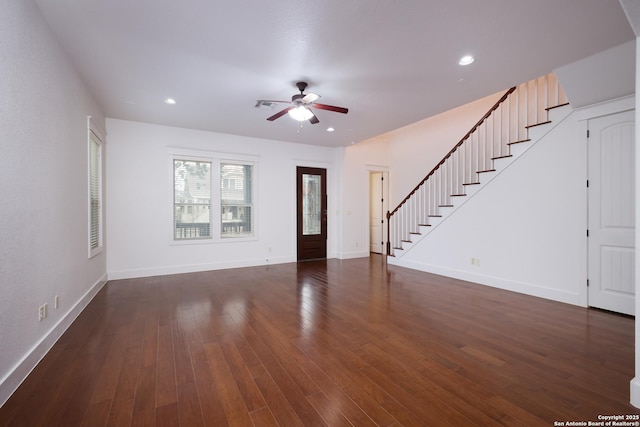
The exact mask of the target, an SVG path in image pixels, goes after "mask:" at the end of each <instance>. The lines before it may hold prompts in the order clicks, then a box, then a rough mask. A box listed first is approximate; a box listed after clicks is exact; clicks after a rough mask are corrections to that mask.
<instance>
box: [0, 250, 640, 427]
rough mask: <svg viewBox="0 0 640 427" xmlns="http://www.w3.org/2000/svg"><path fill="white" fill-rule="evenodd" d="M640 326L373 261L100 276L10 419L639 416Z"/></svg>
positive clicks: (114, 422)
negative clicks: (637, 332)
mask: <svg viewBox="0 0 640 427" xmlns="http://www.w3.org/2000/svg"><path fill="white" fill-rule="evenodd" d="M633 376H634V320H633V319H632V318H629V317H624V316H619V315H615V314H611V313H607V312H603V311H598V310H589V309H584V308H580V307H574V306H570V305H566V304H561V303H556V302H552V301H547V300H543V299H538V298H533V297H529V296H525V295H520V294H515V293H510V292H506V291H501V290H496V289H492V288H488V287H483V286H480V285H474V284H470V283H466V282H462V281H458V280H454V279H449V278H445V277H441V276H436V275H431V274H427V273H422V272H417V271H412V270H408V269H404V268H400V267H395V266H387V265H386V264H385V263H384V259H383V258H382V257H380V256H372V257H371V258H370V259H366V258H363V259H353V260H346V261H339V260H327V261H310V262H304V263H292V264H281V265H273V266H263V267H252V268H244V269H231V270H220V271H211V272H202V273H192V274H183V275H172V276H162V277H151V278H143V279H134V280H118V281H111V282H109V283H108V284H107V285H106V286H105V288H104V289H103V290H102V291H101V292H100V293H99V294H98V295H97V296H96V298H95V299H94V300H93V301H92V302H91V303H90V305H89V306H88V307H87V308H86V310H85V311H84V312H83V313H82V314H81V315H80V316H79V318H78V319H77V320H76V321H75V322H74V323H73V325H72V326H71V327H70V328H69V330H68V331H67V332H66V333H65V334H64V335H63V336H62V337H61V338H60V340H59V341H58V342H57V343H56V345H55V346H54V347H53V349H52V350H51V351H50V353H49V354H48V355H47V356H46V357H45V358H44V359H43V360H42V362H41V363H40V364H39V365H38V366H37V367H36V369H35V370H34V371H33V373H32V374H31V375H30V376H29V377H28V378H27V379H26V380H25V382H24V383H23V384H22V385H21V386H20V388H19V389H18V390H17V391H16V393H15V394H14V395H13V396H12V397H11V398H10V399H9V401H8V402H7V403H6V404H5V405H4V406H3V407H2V408H0V425H2V426H118V427H121V426H138V425H147V426H154V425H155V426H189V427H193V426H227V425H228V426H323V425H326V426H376V425H378V426H400V425H407V426H409V425H416V426H462V425H470V426H471V425H473V426H476V425H483V426H493V425H496V426H500V425H502V426H510V427H511V426H552V425H554V422H555V421H559V422H566V421H598V415H600V414H602V415H625V414H640V411H639V410H638V409H637V408H634V407H632V406H631V405H630V404H629V403H628V401H629V381H630V380H631V378H632V377H633Z"/></svg>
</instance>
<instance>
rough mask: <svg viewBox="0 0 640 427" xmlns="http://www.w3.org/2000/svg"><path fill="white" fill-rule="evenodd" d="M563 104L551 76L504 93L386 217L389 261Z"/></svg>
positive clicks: (558, 88) (558, 86)
mask: <svg viewBox="0 0 640 427" xmlns="http://www.w3.org/2000/svg"><path fill="white" fill-rule="evenodd" d="M566 103H567V99H566V97H565V95H564V92H563V91H562V88H561V87H560V85H559V84H558V81H557V79H556V77H555V75H554V74H553V73H551V74H548V75H546V76H542V77H539V78H537V79H534V80H530V81H528V82H526V83H522V84H520V85H518V86H514V87H512V88H511V89H509V90H507V91H506V92H505V93H504V95H503V96H502V97H501V98H500V99H499V100H498V102H496V103H495V104H494V105H493V107H491V109H489V111H488V112H487V113H486V114H485V115H484V116H483V117H482V118H481V119H480V120H479V121H478V123H476V124H475V126H473V127H472V128H471V130H470V131H469V132H467V134H466V135H465V136H464V137H463V138H462V139H461V140H460V141H459V142H458V143H457V144H456V145H455V146H454V147H453V148H452V149H451V151H449V153H447V155H446V156H444V158H443V159H442V160H441V161H440V162H439V163H438V164H437V165H436V166H435V167H434V168H433V169H432V170H431V172H429V173H428V174H427V176H425V178H424V179H423V180H422V181H420V183H419V184H418V185H416V187H415V188H414V189H413V190H412V191H411V192H410V193H409V194H408V195H407V197H405V198H404V200H403V201H402V202H400V204H399V205H398V206H397V207H396V208H395V209H394V210H393V211H391V212H387V236H389V237H388V241H387V255H391V256H393V255H394V252H395V250H396V249H402V242H410V241H411V235H412V234H420V232H419V229H420V227H421V226H422V227H428V226H429V225H430V224H429V218H434V217H440V216H441V215H440V211H441V208H443V207H450V206H453V202H452V200H453V199H454V198H455V197H459V196H464V195H466V192H465V187H466V186H469V185H477V184H480V174H482V173H485V172H493V171H494V169H493V161H494V160H496V159H500V158H504V157H510V156H511V154H510V148H509V147H510V146H511V145H513V144H516V143H521V142H526V141H528V129H529V128H530V127H532V126H535V125H539V124H543V123H547V122H548V111H549V110H550V109H551V108H554V107H557V106H560V105H564V104H566Z"/></svg>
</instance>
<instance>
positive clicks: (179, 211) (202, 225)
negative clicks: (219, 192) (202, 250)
mask: <svg viewBox="0 0 640 427" xmlns="http://www.w3.org/2000/svg"><path fill="white" fill-rule="evenodd" d="M173 238H174V240H185V239H189V240H190V239H210V238H211V162H210V161H197V160H184V159H174V161H173Z"/></svg>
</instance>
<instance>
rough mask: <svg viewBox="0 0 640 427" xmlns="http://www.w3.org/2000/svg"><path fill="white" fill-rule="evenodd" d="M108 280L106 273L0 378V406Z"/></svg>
mask: <svg viewBox="0 0 640 427" xmlns="http://www.w3.org/2000/svg"><path fill="white" fill-rule="evenodd" d="M106 282H107V274H106V273H105V274H104V275H103V276H102V277H101V278H100V279H99V280H98V281H97V282H96V283H95V284H94V285H93V286H91V288H90V289H89V290H88V291H87V292H86V293H85V294H84V295H83V296H82V298H80V300H78V302H77V303H76V304H75V305H74V306H73V307H71V309H69V311H67V313H65V314H64V315H63V316H62V318H61V319H60V320H59V321H58V323H56V324H55V325H54V326H53V327H52V328H51V330H49V332H48V333H47V334H46V335H45V336H44V337H43V338H42V339H41V340H40V341H39V342H38V343H37V344H36V345H35V346H33V348H32V349H31V350H29V352H27V354H25V355H24V357H23V358H22V360H20V361H19V362H18V363H17V364H16V365H15V366H14V367H13V368H12V369H11V370H10V371H9V373H8V374H7V375H6V376H5V377H4V378H2V380H0V407H1V406H2V405H4V404H5V402H6V401H7V400H8V399H9V397H11V395H12V394H13V393H14V392H15V391H16V390H17V389H18V387H19V386H20V384H22V382H23V381H24V380H25V378H27V376H28V375H29V374H30V373H31V371H32V370H33V369H34V368H35V367H36V365H38V363H39V362H40V361H41V360H42V358H43V357H44V356H45V355H46V354H47V353H48V352H49V350H51V347H53V345H54V344H55V343H56V342H57V341H58V339H59V338H60V337H61V336H62V334H63V333H64V332H65V331H66V330H67V328H69V326H71V324H72V323H73V321H74V320H76V318H77V317H78V315H80V313H81V312H82V310H84V309H85V307H86V306H87V305H88V304H89V303H90V302H91V300H92V299H93V297H95V296H96V294H97V293H98V292H99V291H100V289H102V287H103V286H104V285H105V283H106Z"/></svg>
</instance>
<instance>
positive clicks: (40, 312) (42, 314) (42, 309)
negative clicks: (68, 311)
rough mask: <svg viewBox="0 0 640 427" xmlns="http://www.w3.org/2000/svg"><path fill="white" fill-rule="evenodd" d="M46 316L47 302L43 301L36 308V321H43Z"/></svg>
mask: <svg viewBox="0 0 640 427" xmlns="http://www.w3.org/2000/svg"><path fill="white" fill-rule="evenodd" d="M46 317H47V303H46V302H45V303H44V304H43V305H41V306H40V308H39V309H38V322H41V321H43V320H44V319H46Z"/></svg>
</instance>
